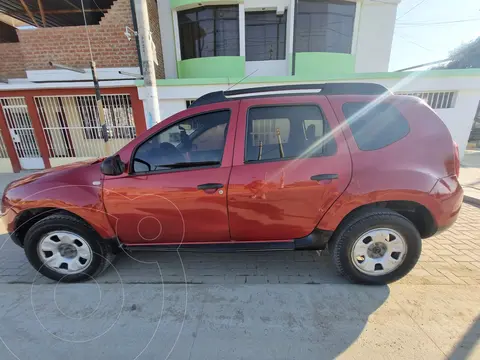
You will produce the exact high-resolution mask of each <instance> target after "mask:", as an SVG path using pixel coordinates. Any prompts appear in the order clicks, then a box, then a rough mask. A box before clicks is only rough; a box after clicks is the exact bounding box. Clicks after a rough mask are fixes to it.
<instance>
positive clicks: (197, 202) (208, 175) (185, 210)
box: [104, 102, 239, 245]
mask: <svg viewBox="0 0 480 360" xmlns="http://www.w3.org/2000/svg"><path fill="white" fill-rule="evenodd" d="M238 106H239V104H238V102H230V103H229V102H224V103H221V104H216V105H215V106H204V107H199V108H196V109H195V111H194V110H193V109H188V110H186V111H182V112H180V113H178V114H176V115H174V116H172V117H170V118H169V119H166V120H165V121H163V122H162V123H160V124H158V125H156V126H155V127H153V128H152V129H150V130H149V131H146V132H145V133H144V134H142V136H140V137H139V138H138V139H135V140H133V141H132V142H131V143H130V144H129V145H127V146H126V147H125V148H123V149H122V150H120V152H119V154H120V156H121V158H122V160H123V161H124V162H127V163H128V162H129V161H130V155H131V153H132V151H133V150H134V149H135V147H136V146H137V145H138V144H141V143H142V142H143V141H144V140H145V139H147V138H149V137H150V136H151V135H153V134H155V133H156V132H157V131H158V130H159V129H163V128H167V127H168V126H170V125H171V124H173V123H175V122H177V121H178V120H181V119H185V118H188V117H189V116H190V115H194V114H198V113H201V112H202V108H205V110H207V111H211V110H214V109H215V110H221V109H229V110H230V111H231V113H230V122H229V125H228V131H227V137H226V146H225V150H224V153H223V158H222V164H221V166H220V167H210V168H202V169H198V168H193V169H189V170H170V171H164V172H161V173H156V174H151V175H135V174H128V173H124V174H123V175H120V176H112V177H108V176H107V177H105V180H104V202H105V208H106V209H107V212H108V213H109V214H110V215H111V217H110V220H111V225H112V226H113V227H114V228H115V231H116V234H117V236H118V237H119V239H121V241H122V242H124V243H125V244H128V245H148V244H155V243H162V244H179V243H195V242H219V241H225V240H227V241H229V240H230V233H229V228H228V213H227V194H226V190H227V185H228V178H229V175H230V170H231V166H232V157H233V144H234V138H235V130H236V124H237V115H238ZM205 183H221V184H224V189H222V192H223V194H220V191H219V190H217V191H210V190H208V191H205V190H198V189H197V186H198V185H200V184H205Z"/></svg>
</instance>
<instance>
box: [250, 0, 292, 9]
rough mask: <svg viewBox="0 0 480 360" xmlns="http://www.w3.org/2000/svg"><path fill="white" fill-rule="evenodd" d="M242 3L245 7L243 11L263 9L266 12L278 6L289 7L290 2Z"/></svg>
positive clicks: (263, 0) (251, 1) (260, 0)
mask: <svg viewBox="0 0 480 360" xmlns="http://www.w3.org/2000/svg"><path fill="white" fill-rule="evenodd" d="M243 3H244V5H245V9H257V10H261V9H263V8H267V10H268V9H273V8H276V7H278V6H283V7H287V6H290V0H245V1H244V2H243Z"/></svg>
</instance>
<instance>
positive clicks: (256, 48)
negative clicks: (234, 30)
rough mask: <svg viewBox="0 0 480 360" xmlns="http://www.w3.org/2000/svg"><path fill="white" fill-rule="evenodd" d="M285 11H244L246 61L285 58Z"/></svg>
mask: <svg viewBox="0 0 480 360" xmlns="http://www.w3.org/2000/svg"><path fill="white" fill-rule="evenodd" d="M286 26H287V12H286V11H285V13H284V14H283V15H280V16H279V15H277V12H276V11H254V12H246V13H245V48H246V49H245V51H246V60H247V61H261V60H283V59H285V36H286Z"/></svg>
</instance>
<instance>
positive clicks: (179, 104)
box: [158, 99, 187, 120]
mask: <svg viewBox="0 0 480 360" xmlns="http://www.w3.org/2000/svg"><path fill="white" fill-rule="evenodd" d="M158 103H159V106H160V116H161V118H162V120H165V119H166V118H168V117H169V116H172V115H173V114H176V113H177V112H179V111H182V110H185V109H186V108H187V105H186V102H185V99H181V100H159V102H158Z"/></svg>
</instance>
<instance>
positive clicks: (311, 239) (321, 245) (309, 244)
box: [120, 229, 333, 252]
mask: <svg viewBox="0 0 480 360" xmlns="http://www.w3.org/2000/svg"><path fill="white" fill-rule="evenodd" d="M332 233H333V232H332V231H325V230H320V229H315V230H314V231H313V232H312V233H311V234H310V235H307V236H305V237H303V238H299V239H293V240H290V241H262V242H251V241H236V242H226V243H215V244H192V243H189V244H178V245H177V244H174V245H172V244H166V245H162V244H152V245H124V244H121V245H120V246H121V247H122V248H123V249H125V250H127V251H191V252H235V251H273V250H324V249H325V248H326V245H327V243H328V241H329V240H330V238H331V236H332Z"/></svg>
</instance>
